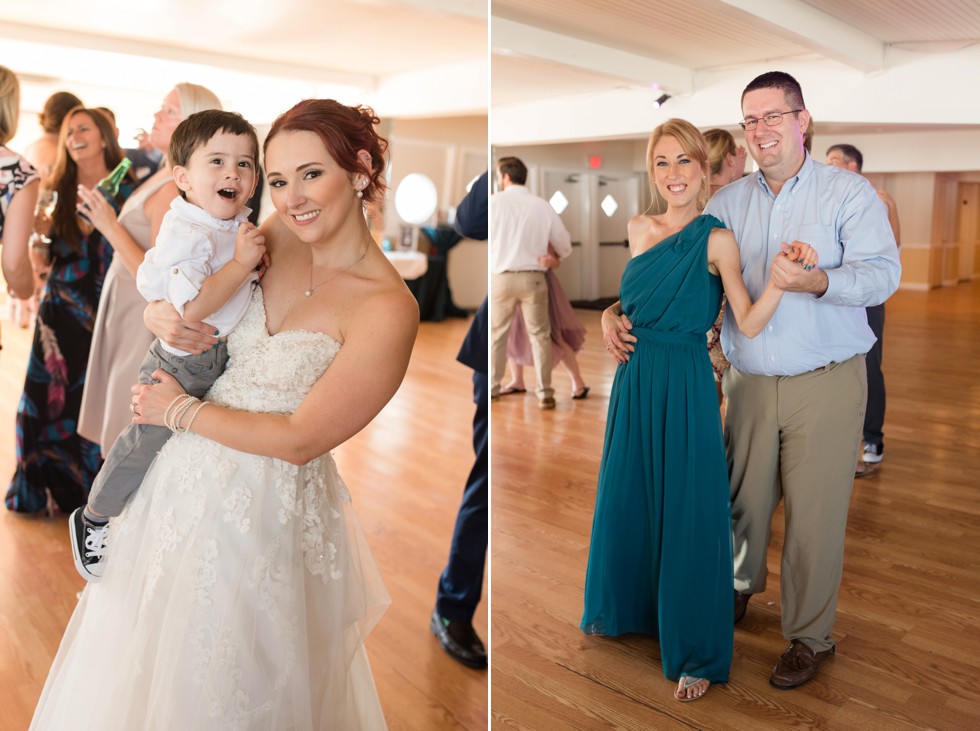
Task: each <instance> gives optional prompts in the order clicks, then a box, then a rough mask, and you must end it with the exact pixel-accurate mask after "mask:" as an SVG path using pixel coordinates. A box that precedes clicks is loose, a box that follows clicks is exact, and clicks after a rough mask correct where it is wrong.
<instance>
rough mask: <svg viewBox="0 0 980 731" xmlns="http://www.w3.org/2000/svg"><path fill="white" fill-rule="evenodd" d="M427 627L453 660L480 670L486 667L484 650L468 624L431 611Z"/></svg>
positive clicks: (471, 626) (474, 631)
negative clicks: (430, 619) (430, 618)
mask: <svg viewBox="0 0 980 731" xmlns="http://www.w3.org/2000/svg"><path fill="white" fill-rule="evenodd" d="M429 627H430V628H431V629H432V634H434V635H435V636H436V639H437V640H439V644H440V645H442V649H443V650H445V651H446V652H448V653H449V655H450V657H452V658H453V659H454V660H456V661H457V662H461V663H463V665H466V666H467V667H471V668H477V669H480V670H482V669H485V668H486V667H487V651H486V648H484V647H483V642H481V641H480V638H479V637H478V636H477V634H476V630H474V629H473V625H472V624H471V623H470V622H454V621H451V620H449V619H446V618H445V617H443V616H441V615H440V614H439V612H438V611H433V612H432V621H431V622H429Z"/></svg>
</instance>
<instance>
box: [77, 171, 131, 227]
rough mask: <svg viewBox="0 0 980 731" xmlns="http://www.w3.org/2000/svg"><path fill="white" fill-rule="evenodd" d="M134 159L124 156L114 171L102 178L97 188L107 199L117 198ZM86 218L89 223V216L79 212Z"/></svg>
mask: <svg viewBox="0 0 980 731" xmlns="http://www.w3.org/2000/svg"><path fill="white" fill-rule="evenodd" d="M132 165H133V161H132V160H130V159H129V158H128V157H124V158H123V159H122V160H121V161H120V162H119V164H118V165H116V167H114V168H113V169H112V172H111V173H109V174H108V175H106V176H105V177H104V178H102V180H100V181H99V182H98V183H97V184H96V186H95V189H96V190H97V191H99V192H100V193H101V194H102V195H103V196H104V197H105V199H106V200H107V201H112V200H114V199H115V197H116V195H117V194H118V193H119V185H120V184H121V183H122V181H123V178H125V177H126V173H128V172H129V168H130V167H132ZM78 215H79V216H81V217H82V218H84V219H85V220H86V221H88V222H89V223H92V222H91V221H89V218H88V216H86V215H85V214H84V213H81V212H79V214H78Z"/></svg>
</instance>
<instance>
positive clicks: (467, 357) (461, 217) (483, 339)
mask: <svg viewBox="0 0 980 731" xmlns="http://www.w3.org/2000/svg"><path fill="white" fill-rule="evenodd" d="M487 178H488V175H487V173H483V175H482V176H480V178H479V179H478V180H477V181H476V182H475V183H474V184H473V187H472V188H470V192H469V193H467V194H466V197H465V198H464V199H463V201H462V202H461V203H460V204H459V208H458V209H457V210H456V230H457V231H458V232H459V233H461V234H462V235H463V236H466V237H467V238H470V239H477V240H485V239H486V238H487V233H488V232H487V226H488V224H487V198H488V187H487V184H488V180H487ZM487 332H488V331H487V299H486V298H484V299H483V303H482V304H481V305H480V308H479V309H478V310H477V312H476V316H475V317H474V318H473V323H472V324H471V325H470V329H469V331H468V332H467V333H466V338H465V339H464V340H463V346H462V347H461V348H460V351H459V355H457V356H456V360H458V361H459V362H460V363H463V364H464V365H467V366H469V367H470V368H472V369H473V401H474V402H475V403H476V414H474V416H473V449H474V451H475V452H476V461H475V462H474V463H473V469H472V470H470V476H469V478H468V479H467V480H466V489H465V490H464V491H463V502H462V504H461V505H460V506H459V513H458V514H457V516H456V529H455V530H454V531H453V542H452V547H451V548H450V551H449V563H448V564H447V565H446V568H445V570H444V571H443V572H442V576H441V577H440V578H439V590H438V593H437V595H436V607H435V610H434V611H433V612H432V621H431V622H430V627H431V628H432V632H433V634H435V636H436V638H437V639H438V640H439V644H441V645H442V648H443V649H444V650H445V651H446V652H448V653H449V655H450V656H452V657H453V659H455V660H457V661H459V662H461V663H463V664H464V665H467V666H469V667H472V668H478V669H484V668H486V667H487V651H486V648H485V647H484V646H483V642H482V641H481V640H480V638H479V636H478V635H477V634H476V630H474V629H473V615H474V613H475V612H476V607H477V605H478V604H479V603H480V596H481V594H482V592H483V571H484V567H485V565H486V557H487V534H488V519H489V510H488V509H487V508H488V500H487V496H488V490H487V489H488V486H489V474H488V467H489V459H488V455H487V438H488V426H489V411H488V404H489V396H490V391H489V385H488V384H489V379H488V377H487V341H488V337H487Z"/></svg>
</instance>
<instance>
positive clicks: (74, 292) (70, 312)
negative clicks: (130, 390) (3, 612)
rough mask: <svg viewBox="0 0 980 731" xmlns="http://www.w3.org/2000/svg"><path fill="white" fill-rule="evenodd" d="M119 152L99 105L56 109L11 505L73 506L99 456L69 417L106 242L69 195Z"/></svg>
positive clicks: (100, 173) (101, 174) (99, 174)
mask: <svg viewBox="0 0 980 731" xmlns="http://www.w3.org/2000/svg"><path fill="white" fill-rule="evenodd" d="M124 158H125V156H124V154H123V151H122V149H121V148H120V147H119V143H118V142H117V141H116V139H115V134H114V130H113V128H112V125H111V124H110V123H109V120H108V119H106V117H105V116H104V115H102V114H101V113H99V112H98V111H95V110H92V109H87V108H85V107H75V109H73V110H72V111H71V112H69V113H68V116H67V117H65V121H64V122H63V123H62V126H61V133H60V135H59V147H58V159H57V161H56V162H55V167H54V171H53V173H52V178H51V181H50V186H51V189H52V190H54V191H55V192H57V194H58V203H57V205H56V206H55V209H54V213H53V216H52V217H51V218H48V217H47V216H46V215H43V214H40V215H38V217H37V219H36V223H35V230H36V231H37V233H39V234H41V235H42V236H45V237H47V238H49V239H50V241H51V243H50V245H49V247H48V250H47V251H46V252H45V253H44V254H43V255H42V256H44V258H46V259H48V261H49V262H50V267H51V268H50V273H49V275H48V278H47V282H46V284H45V287H44V290H43V292H42V294H41V301H40V304H39V307H38V315H37V324H36V327H35V329H34V343H33V345H32V348H31V356H30V359H29V361H28V365H27V380H26V383H25V386H24V394H23V396H22V397H21V399H20V405H19V406H18V409H17V431H16V436H17V471H16V473H15V474H14V478H13V481H12V482H11V484H10V487H9V488H8V490H7V497H6V505H7V507H8V508H9V509H11V510H16V511H19V512H25V513H35V512H38V511H40V510H43V509H45V508H46V507H47V508H48V509H49V511H51V510H53V508H54V504H57V506H58V507H59V508H60V509H61V510H63V511H70V510H73V509H74V508H76V507H78V506H79V505H82V504H83V503H84V502H85V495H86V493H87V492H88V490H89V488H90V487H91V484H92V479H93V478H94V476H95V473H96V472H97V471H98V468H99V464H100V462H101V460H100V458H99V450H98V445H96V444H92V443H91V442H90V441H88V440H87V439H84V438H83V437H81V436H79V435H78V433H77V429H76V425H77V423H78V412H79V408H80V406H81V398H82V386H83V385H84V383H85V370H86V367H87V366H88V351H89V345H90V344H91V341H92V327H93V324H94V322H95V310H96V306H97V305H98V301H99V294H100V293H101V291H102V282H103V280H104V279H105V274H106V270H107V269H108V268H109V263H110V262H111V261H112V255H113V251H112V246H111V245H110V243H109V242H108V241H107V240H106V238H105V237H104V236H103V235H102V234H100V233H99V232H98V231H97V230H95V229H94V228H93V227H92V226H91V224H90V223H88V222H86V221H85V220H84V219H83V218H82V217H81V216H80V215H78V209H77V203H76V201H77V200H78V199H77V189H78V187H79V186H85V187H87V188H91V187H93V186H95V185H97V184H98V183H99V182H100V181H101V180H103V179H104V178H106V177H108V176H109V174H110V171H111V170H112V169H113V168H115V167H116V166H117V165H119V163H120V162H122V160H123V159H124ZM131 192H132V188H131V186H130V185H129V184H128V183H123V184H122V185H121V186H120V188H119V192H118V194H117V195H116V196H115V197H114V199H113V200H112V201H107V202H106V205H107V206H108V205H111V206H119V205H121V204H122V202H123V201H125V200H126V198H128V197H129V194H130V193H131ZM100 197H101V196H100Z"/></svg>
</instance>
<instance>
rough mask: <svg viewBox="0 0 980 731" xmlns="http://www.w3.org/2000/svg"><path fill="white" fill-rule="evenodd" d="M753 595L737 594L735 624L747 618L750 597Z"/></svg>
mask: <svg viewBox="0 0 980 731" xmlns="http://www.w3.org/2000/svg"><path fill="white" fill-rule="evenodd" d="M751 596H752V595H751V594H740V593H739V592H737V591H736V592H735V624H738V623H739V622H741V621H742V617H744V616H745V610H746V609H748V607H749V597H751Z"/></svg>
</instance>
